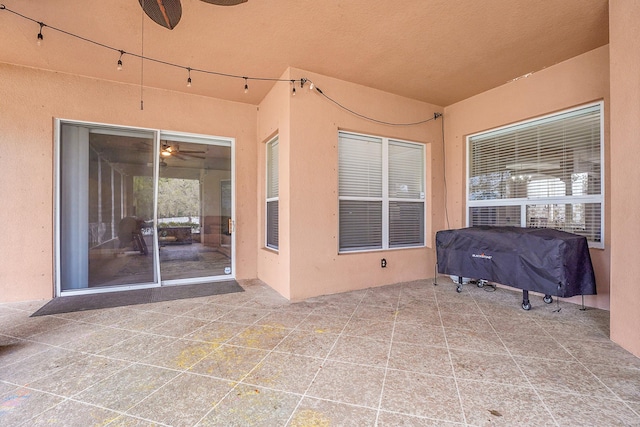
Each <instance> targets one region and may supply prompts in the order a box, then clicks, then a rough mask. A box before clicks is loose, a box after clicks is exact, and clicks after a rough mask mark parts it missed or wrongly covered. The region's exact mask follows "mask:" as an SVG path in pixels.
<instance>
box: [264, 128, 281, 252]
mask: <svg viewBox="0 0 640 427" xmlns="http://www.w3.org/2000/svg"><path fill="white" fill-rule="evenodd" d="M278 182H279V180H278V137H275V138H274V139H272V140H271V141H269V142H268V143H267V206H266V217H267V227H266V234H267V236H266V245H267V247H268V248H271V249H276V250H277V249H278Z"/></svg>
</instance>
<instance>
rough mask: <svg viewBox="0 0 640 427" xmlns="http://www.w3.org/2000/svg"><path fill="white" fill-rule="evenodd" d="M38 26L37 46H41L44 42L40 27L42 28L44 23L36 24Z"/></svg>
mask: <svg viewBox="0 0 640 427" xmlns="http://www.w3.org/2000/svg"><path fill="white" fill-rule="evenodd" d="M38 24H40V32H39V33H38V41H37V43H38V46H41V45H42V41H43V40H44V36H43V35H42V27H44V23H43V22H38Z"/></svg>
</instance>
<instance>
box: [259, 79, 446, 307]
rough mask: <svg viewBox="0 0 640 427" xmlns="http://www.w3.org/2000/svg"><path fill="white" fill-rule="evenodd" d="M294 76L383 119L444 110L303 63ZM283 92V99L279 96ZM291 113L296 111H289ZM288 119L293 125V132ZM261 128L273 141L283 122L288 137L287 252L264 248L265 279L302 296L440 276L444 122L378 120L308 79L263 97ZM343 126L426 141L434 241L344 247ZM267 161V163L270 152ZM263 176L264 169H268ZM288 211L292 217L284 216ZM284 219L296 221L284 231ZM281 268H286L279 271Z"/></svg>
mask: <svg viewBox="0 0 640 427" xmlns="http://www.w3.org/2000/svg"><path fill="white" fill-rule="evenodd" d="M287 76H288V77H286V78H287V79H289V78H293V79H297V80H299V79H300V78H302V77H305V78H308V79H310V80H311V81H313V82H314V83H315V84H316V85H317V86H318V87H320V88H321V89H322V90H323V91H324V93H326V94H327V95H328V96H330V97H332V98H334V99H335V100H337V101H338V102H340V103H342V104H343V105H345V106H347V107H349V108H351V109H353V110H355V111H357V112H359V113H361V114H365V115H367V116H370V117H373V118H377V119H379V120H384V121H389V122H398V123H400V122H413V121H419V120H421V119H425V118H427V119H428V118H430V117H433V114H434V113H435V112H437V111H441V110H442V109H441V108H440V107H438V106H434V105H431V104H426V103H423V102H418V101H415V100H410V99H407V98H403V97H399V96H396V95H391V94H389V93H385V92H381V91H378V90H374V89H371V88H367V87H364V86H360V85H356V84H353V83H348V82H344V81H340V80H336V79H332V78H329V77H326V76H321V75H317V74H314V73H310V72H306V71H303V70H298V69H291V70H290V71H289V74H287ZM285 97H286V98H285ZM276 98H277V100H278V101H277V102H275V101H274V100H275V99H276ZM288 106H290V107H288ZM287 113H289V114H290V118H289V119H287V118H286V117H285V116H286V114H287ZM284 125H288V126H289V132H288V133H287V132H286V129H285V127H283V126H284ZM258 128H259V132H258V134H259V139H260V140H261V141H265V142H266V140H267V138H268V137H269V136H270V135H271V134H272V133H273V132H274V131H275V130H276V129H279V132H280V144H281V145H280V203H281V205H280V215H281V221H280V225H281V229H280V230H281V234H280V253H279V254H277V255H274V254H273V253H271V252H270V251H268V250H266V249H262V250H261V254H260V255H259V263H262V262H263V261H264V264H259V271H260V273H259V274H260V277H261V278H262V279H263V280H265V281H266V282H267V283H269V284H270V285H271V286H273V287H274V288H276V289H277V290H278V291H280V292H281V293H283V294H284V295H285V296H287V297H289V298H291V299H292V300H301V299H304V298H308V297H312V296H316V295H324V294H332V293H336V292H342V291H348V290H355V289H363V288H368V287H372V286H380V285H384V284H391V283H397V282H401V281H405V280H415V279H420V278H425V277H432V276H433V269H434V262H435V261H434V250H433V232H432V230H433V225H432V224H433V222H434V221H441V215H442V211H441V209H439V207H438V205H439V204H440V200H441V198H442V193H441V190H439V191H437V192H434V191H432V190H431V189H432V188H437V189H441V188H442V183H441V177H442V174H441V172H440V169H439V165H440V164H441V162H442V161H441V149H439V147H441V145H442V141H441V131H440V122H434V121H431V122H428V123H426V124H422V125H418V126H400V127H395V126H388V125H382V124H376V123H373V122H371V121H367V120H364V119H362V118H359V117H356V116H355V115H353V114H351V113H348V112H346V111H344V110H342V109H340V108H338V107H337V106H336V105H335V104H333V103H331V102H330V101H328V100H327V99H325V98H324V97H323V96H322V95H320V94H319V93H318V92H317V91H315V90H314V91H310V90H309V85H308V84H307V85H306V86H305V88H304V89H302V90H301V89H300V88H299V87H298V88H297V95H296V96H295V97H293V96H291V87H286V88H284V89H282V88H274V90H273V91H272V93H271V94H270V95H269V97H267V99H266V100H265V101H264V102H263V103H262V104H261V105H260V112H259V126H258ZM339 130H348V131H354V132H360V133H366V134H372V135H379V136H385V137H394V138H399V139H404V140H410V141H416V142H422V143H425V145H426V148H427V149H426V179H425V182H426V185H427V219H426V225H427V238H426V240H427V245H428V247H426V248H415V249H401V250H387V251H374V252H368V253H351V254H341V255H339V254H338V147H337V142H338V131H339ZM433 146H436V147H437V148H436V149H434V148H433ZM261 150H263V148H261ZM433 153H437V154H435V155H434V154H433ZM260 162H262V163H264V154H262V155H261V160H260ZM260 177H264V173H263V172H260ZM285 187H286V188H285ZM259 188H261V189H262V188H264V178H262V179H261V180H260V183H259ZM261 191H264V190H261ZM434 205H436V206H435V207H434ZM262 215H264V210H262ZM285 215H286V217H287V218H288V221H284V216H285ZM434 215H435V220H434ZM262 218H263V217H262ZM261 222H263V219H261ZM283 226H288V229H286V230H284V231H283V228H282V227H283ZM262 233H264V231H262ZM262 246H264V245H262ZM381 258H385V259H386V260H387V262H388V264H387V265H388V266H387V267H386V268H384V269H383V268H381V267H380V259H381ZM287 260H289V261H287ZM287 262H289V263H290V265H289V271H290V276H289V277H287V276H286V274H285V269H283V268H281V267H282V265H283V263H287ZM267 263H272V265H271V266H269V265H267ZM275 270H278V274H279V276H278V275H274V274H272V273H273V272H274V271H275ZM274 280H275V283H274V282H273V281H274Z"/></svg>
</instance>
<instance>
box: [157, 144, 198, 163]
mask: <svg viewBox="0 0 640 427" xmlns="http://www.w3.org/2000/svg"><path fill="white" fill-rule="evenodd" d="M199 154H205V152H204V151H194V150H181V149H180V146H179V145H177V144H176V145H170V144H167V143H163V144H162V150H160V156H161V157H163V158H167V157H175V158H177V159H180V160H186V159H187V158H189V157H191V158H194V159H204V156H199Z"/></svg>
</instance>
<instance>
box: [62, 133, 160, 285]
mask: <svg viewBox="0 0 640 427" xmlns="http://www.w3.org/2000/svg"><path fill="white" fill-rule="evenodd" d="M153 141H154V134H153V132H148V131H130V130H127V131H126V132H125V131H123V130H119V129H112V128H106V127H91V126H88V125H77V124H70V123H62V124H61V126H60V144H59V179H60V181H59V186H58V188H59V208H58V223H59V227H58V242H59V243H58V248H59V249H58V260H59V264H58V265H59V267H58V271H59V277H58V283H59V289H60V290H61V291H72V290H80V289H96V288H101V287H107V286H119V285H144V284H146V285H153V284H157V283H158V278H157V274H156V263H155V256H154V250H153V248H154V244H153V243H154V242H153V228H152V225H151V224H152V222H153V213H154V212H153V209H148V204H149V202H151V203H153V196H154V188H153V171H154V169H153V159H154V154H153V153H154V151H155V150H154V143H153Z"/></svg>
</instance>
